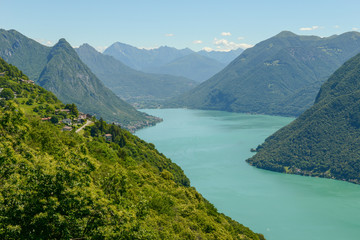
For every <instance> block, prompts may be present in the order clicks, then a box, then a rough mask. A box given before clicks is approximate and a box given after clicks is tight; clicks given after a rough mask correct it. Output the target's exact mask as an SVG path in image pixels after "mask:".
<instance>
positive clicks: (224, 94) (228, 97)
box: [170, 31, 360, 116]
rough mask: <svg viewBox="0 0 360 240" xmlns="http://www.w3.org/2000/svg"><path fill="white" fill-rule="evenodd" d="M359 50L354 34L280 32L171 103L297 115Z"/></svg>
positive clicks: (185, 105)
mask: <svg viewBox="0 0 360 240" xmlns="http://www.w3.org/2000/svg"><path fill="white" fill-rule="evenodd" d="M359 52H360V33H358V32H348V33H344V34H342V35H339V36H337V35H336V36H331V37H328V38H320V37H316V36H298V35H295V34H294V33H291V32H286V31H285V32H281V33H280V34H278V35H276V36H274V37H272V38H270V39H268V40H265V41H263V42H260V43H258V44H257V45H256V46H254V47H252V48H249V49H247V50H245V51H244V52H243V53H242V54H241V55H240V56H239V57H237V58H236V59H235V60H234V61H232V62H231V63H230V64H229V65H228V66H227V67H226V68H225V69H224V70H222V71H221V72H219V73H218V74H216V75H215V76H213V77H212V78H210V79H209V80H207V81H205V82H203V83H202V84H200V85H199V86H198V87H196V88H194V89H193V90H191V91H189V92H188V93H186V94H184V95H182V96H181V97H179V98H177V99H174V100H173V101H172V103H171V104H170V105H172V106H181V107H189V108H198V109H214V110H225V111H234V112H251V113H259V114H275V115H288V116H297V115H299V114H301V113H302V112H303V111H304V110H305V109H307V108H309V107H310V106H311V105H312V103H313V102H314V99H315V96H316V93H317V91H318V90H319V88H320V85H321V84H322V83H323V82H324V81H325V80H326V79H327V78H328V77H329V76H330V74H331V73H332V72H333V71H335V70H336V69H337V68H338V67H339V66H341V64H343V63H344V62H345V61H346V60H348V59H349V58H350V57H352V56H354V55H355V54H356V53H359Z"/></svg>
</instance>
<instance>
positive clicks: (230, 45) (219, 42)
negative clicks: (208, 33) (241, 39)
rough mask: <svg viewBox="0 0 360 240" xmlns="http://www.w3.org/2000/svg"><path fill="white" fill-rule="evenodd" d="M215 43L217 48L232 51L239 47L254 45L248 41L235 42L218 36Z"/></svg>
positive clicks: (244, 47)
mask: <svg viewBox="0 0 360 240" xmlns="http://www.w3.org/2000/svg"><path fill="white" fill-rule="evenodd" d="M213 43H214V44H215V45H216V46H217V47H216V48H217V49H218V50H219V51H231V50H235V49H238V48H243V49H246V48H251V47H253V46H254V45H251V44H247V43H235V42H231V41H228V40H226V39H217V38H215V39H214V42H213Z"/></svg>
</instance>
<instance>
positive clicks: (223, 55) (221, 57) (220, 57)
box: [197, 48, 244, 65]
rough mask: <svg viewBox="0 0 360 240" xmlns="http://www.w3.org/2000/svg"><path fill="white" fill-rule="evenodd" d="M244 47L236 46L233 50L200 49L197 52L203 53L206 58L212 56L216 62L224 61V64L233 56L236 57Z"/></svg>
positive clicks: (230, 60)
mask: <svg viewBox="0 0 360 240" xmlns="http://www.w3.org/2000/svg"><path fill="white" fill-rule="evenodd" d="M243 51H244V49H242V48H238V49H235V50H230V51H205V50H201V51H199V52H197V53H198V54H200V55H203V56H205V57H208V58H212V59H214V60H216V61H218V62H221V63H224V64H225V65H228V64H229V63H230V62H232V61H233V60H234V59H235V58H237V57H238V56H239V55H240V54H241V53H242V52H243Z"/></svg>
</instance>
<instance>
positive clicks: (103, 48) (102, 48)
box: [95, 46, 108, 53]
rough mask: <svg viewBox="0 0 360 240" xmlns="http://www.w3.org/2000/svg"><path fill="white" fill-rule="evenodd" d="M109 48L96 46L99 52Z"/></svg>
mask: <svg viewBox="0 0 360 240" xmlns="http://www.w3.org/2000/svg"><path fill="white" fill-rule="evenodd" d="M107 48H108V46H97V47H95V49H96V50H97V51H98V52H101V53H102V52H104V51H105V49H107Z"/></svg>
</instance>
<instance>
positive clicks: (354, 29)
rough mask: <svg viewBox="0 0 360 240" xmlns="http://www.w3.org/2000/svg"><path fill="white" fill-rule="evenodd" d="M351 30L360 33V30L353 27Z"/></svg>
mask: <svg viewBox="0 0 360 240" xmlns="http://www.w3.org/2000/svg"><path fill="white" fill-rule="evenodd" d="M351 30H353V31H359V28H357V27H353V28H352V29H351Z"/></svg>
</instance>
